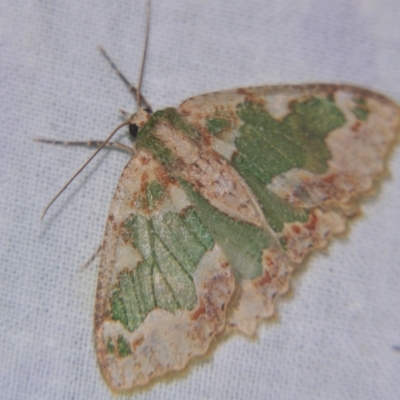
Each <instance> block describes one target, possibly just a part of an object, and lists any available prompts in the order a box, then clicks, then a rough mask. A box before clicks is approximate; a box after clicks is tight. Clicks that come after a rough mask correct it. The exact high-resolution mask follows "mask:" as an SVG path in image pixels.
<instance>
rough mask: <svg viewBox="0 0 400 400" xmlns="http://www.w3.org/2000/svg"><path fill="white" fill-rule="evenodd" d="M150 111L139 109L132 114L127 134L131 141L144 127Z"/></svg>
mask: <svg viewBox="0 0 400 400" xmlns="http://www.w3.org/2000/svg"><path fill="white" fill-rule="evenodd" d="M151 114H152V111H151V110H150V109H147V108H140V109H139V111H138V112H136V113H135V114H133V115H132V116H131V118H130V120H129V134H130V135H131V137H132V138H133V139H136V138H137V135H138V133H139V131H140V130H141V129H142V128H143V127H144V126H145V125H146V123H147V121H148V120H149V119H150V117H151Z"/></svg>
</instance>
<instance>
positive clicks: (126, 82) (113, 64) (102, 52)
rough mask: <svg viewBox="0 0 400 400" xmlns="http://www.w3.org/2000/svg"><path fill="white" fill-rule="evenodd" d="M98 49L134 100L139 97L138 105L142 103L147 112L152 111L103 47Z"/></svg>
mask: <svg viewBox="0 0 400 400" xmlns="http://www.w3.org/2000/svg"><path fill="white" fill-rule="evenodd" d="M99 51H100V53H101V54H102V56H103V57H104V58H105V59H106V60H107V62H108V63H109V64H110V66H111V68H112V69H113V70H114V71H115V73H116V74H117V75H118V77H119V78H120V79H121V81H122V82H123V83H124V84H125V86H126V87H127V88H128V90H129V91H130V92H131V93H132V94H133V96H134V97H135V100H136V101H138V98H140V102H138V107H140V105H141V104H143V105H144V106H145V108H146V109H147V110H149V112H153V111H152V108H151V105H150V103H149V102H148V101H147V100H146V99H145V97H144V96H143V95H142V94H141V93H139V97H138V90H137V89H136V88H135V86H133V85H132V84H131V83H130V82H129V81H128V79H127V78H126V77H125V75H124V74H123V73H122V72H121V71H120V69H119V68H118V67H117V65H116V64H115V62H114V61H113V60H112V58H111V57H110V56H109V55H108V54H107V52H106V51H105V49H104V47H102V46H99Z"/></svg>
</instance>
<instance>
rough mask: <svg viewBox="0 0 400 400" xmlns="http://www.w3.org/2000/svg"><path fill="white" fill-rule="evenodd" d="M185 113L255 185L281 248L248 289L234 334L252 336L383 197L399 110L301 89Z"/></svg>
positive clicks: (200, 102)
mask: <svg viewBox="0 0 400 400" xmlns="http://www.w3.org/2000/svg"><path fill="white" fill-rule="evenodd" d="M178 111H179V112H180V113H181V115H182V116H184V117H185V119H186V120H187V121H188V122H189V123H190V124H191V125H193V126H194V127H195V128H196V130H197V131H199V132H201V133H202V135H203V137H206V138H208V139H207V140H206V141H208V143H210V144H211V146H212V148H213V149H214V151H216V152H217V153H218V154H219V155H220V156H221V157H223V158H225V160H227V161H228V163H229V164H230V165H231V166H232V167H233V168H234V169H235V170H236V171H237V172H238V173H239V175H240V176H241V177H242V178H243V179H244V180H245V181H246V183H247V185H248V186H249V187H250V189H251V191H252V193H253V194H254V197H255V198H256V201H257V202H258V203H259V205H260V206H261V209H262V211H263V213H264V216H265V218H266V220H267V222H268V224H269V226H270V227H271V229H272V231H273V232H274V235H275V238H276V240H277V241H278V242H279V244H280V246H278V247H277V246H276V242H274V241H273V240H270V241H269V242H270V244H269V245H268V246H265V248H264V250H263V255H262V271H261V272H260V271H259V272H258V274H257V276H256V277H250V278H249V279H241V280H240V288H241V290H239V291H240V292H241V293H240V294H239V295H238V298H237V300H236V304H235V309H234V312H233V314H232V316H231V318H230V325H231V326H234V327H237V328H238V329H240V330H242V331H243V332H246V333H248V334H252V333H254V331H255V327H256V321H257V320H258V319H260V318H263V317H267V316H269V315H271V314H272V312H273V300H274V298H275V297H276V295H277V294H279V293H282V292H284V291H285V290H286V287H287V284H288V277H289V276H290V273H291V271H292V270H293V268H294V267H295V266H296V265H297V264H299V263H301V261H302V260H303V258H304V257H305V255H306V254H307V253H309V252H310V251H311V250H313V249H317V248H322V247H325V246H326V245H327V241H328V240H329V237H330V236H332V235H334V234H339V233H342V232H344V231H345V229H346V224H345V222H346V219H347V218H348V217H349V216H352V215H354V214H355V213H356V212H357V211H358V209H359V202H358V201H359V199H360V197H361V195H363V194H366V193H368V192H370V191H371V190H372V189H373V188H374V184H375V183H376V182H377V179H378V178H379V177H380V176H381V175H382V172H384V170H385V163H386V159H387V156H388V154H389V152H390V149H391V145H392V143H393V142H394V140H395V139H396V135H397V133H398V130H399V121H400V116H399V107H398V106H397V105H396V104H395V103H393V102H392V101H390V100H388V99H387V98H385V97H383V96H381V95H378V94H376V93H373V92H371V91H368V90H364V89H360V88H356V87H351V86H345V85H299V86H266V87H259V88H249V89H238V90H232V91H226V92H219V93H212V94H207V95H203V96H197V97H193V98H191V99H189V100H187V101H185V102H184V103H182V104H181V106H180V107H179V109H178ZM271 243H272V244H271ZM239 246H240V244H239ZM224 251H225V254H226V256H227V257H228V259H229V260H230V261H231V251H230V250H229V249H226V248H224ZM240 251H242V252H245V251H246V248H245V247H244V246H242V247H241V248H240V249H236V252H237V253H240ZM236 267H237V268H239V269H241V270H246V269H247V268H248V265H246V263H242V265H240V263H238V265H237V266H236Z"/></svg>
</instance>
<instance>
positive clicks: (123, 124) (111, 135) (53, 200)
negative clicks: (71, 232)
mask: <svg viewBox="0 0 400 400" xmlns="http://www.w3.org/2000/svg"><path fill="white" fill-rule="evenodd" d="M126 125H129V120H128V121H124V122H123V123H122V124H119V125H118V126H117V127H116V128H115V129H114V130H113V131H112V132H111V133H110V134H109V135H108V137H107V139H106V140H105V141H104V142H103V144H102V145H101V146H100V147H99V148H98V149H97V150H96V151H95V152H94V153H93V154H92V155H91V156H90V157H89V159H88V160H87V161H86V162H85V163H84V164H83V165H82V166H81V167H80V168H79V169H78V171H76V172H75V174H74V175H73V176H72V178H71V179H70V180H69V181H68V182H67V183H66V184H65V185H64V186H63V188H62V189H61V190H60V191H59V192H58V193H57V194H56V195H55V196H54V197H53V198H52V199H51V201H50V203H49V204H48V205H47V206H46V208H45V209H44V211H43V214H42V216H41V217H40V219H41V220H42V219H43V217H44V216H45V215H46V213H47V210H48V209H49V208H50V207H51V205H52V204H53V203H54V202H55V201H56V200H57V199H58V197H59V196H60V195H61V193H62V192H63V191H64V190H65V189H66V188H67V187H68V186H69V185H70V183H71V182H72V181H73V180H74V179H75V178H76V177H77V176H78V175H79V174H80V173H81V171H82V170H83V169H84V168H85V167H86V165H88V164H89V163H90V161H92V160H93V158H94V157H96V155H97V154H98V153H99V152H100V150H101V149H102V148H103V147H104V146H106V145H107V143H108V142H109V141H110V139H111V138H112V137H113V136H114V135H115V134H116V133H117V132H118V131H119V130H120V129H121V128H122V127H124V126H126Z"/></svg>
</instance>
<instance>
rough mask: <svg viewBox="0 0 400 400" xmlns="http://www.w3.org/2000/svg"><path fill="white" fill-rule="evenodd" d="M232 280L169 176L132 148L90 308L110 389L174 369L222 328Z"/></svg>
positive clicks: (113, 206)
mask: <svg viewBox="0 0 400 400" xmlns="http://www.w3.org/2000/svg"><path fill="white" fill-rule="evenodd" d="M233 290H234V278H233V275H232V273H231V270H230V268H229V264H228V262H227V260H226V258H225V257H224V255H223V253H222V251H221V249H220V247H219V246H218V245H217V244H216V243H215V242H214V239H213V238H212V236H211V235H210V234H209V232H208V230H207V228H206V227H205V226H204V224H203V223H202V222H201V221H200V218H199V216H198V214H197V212H196V210H195V209H194V208H193V206H192V204H191V202H190V201H189V199H188V198H187V196H186V194H185V192H184V190H183V189H182V188H181V186H180V185H179V184H178V182H177V181H176V180H174V179H173V178H171V176H170V175H169V174H168V173H167V171H166V170H165V169H164V168H163V167H162V166H161V165H160V164H159V163H158V162H157V161H155V159H154V158H152V157H151V156H149V155H148V154H146V153H145V152H143V151H139V152H138V153H137V154H136V155H135V156H134V157H133V158H132V159H131V161H130V162H129V163H128V165H127V166H126V168H125V170H124V172H123V174H122V176H121V178H120V180H119V184H118V187H117V190H116V194H115V197H114V200H113V202H112V204H111V209H110V214H109V217H108V222H107V227H106V231H105V237H104V243H103V253H102V258H101V264H100V270H99V279H98V287H97V296H96V308H95V341H96V350H97V356H98V361H99V365H100V368H101V371H102V373H103V376H104V378H105V380H106V381H107V383H108V384H109V385H110V387H111V388H113V389H114V390H115V391H126V390H130V389H132V388H133V387H134V386H137V385H144V384H146V383H147V382H148V381H149V379H150V378H153V377H156V376H159V375H162V374H164V373H166V372H168V371H170V370H180V369H182V368H184V367H185V365H186V364H187V362H188V360H189V359H190V358H191V357H194V356H196V355H201V354H204V353H205V352H206V351H207V349H208V347H209V344H210V341H211V340H212V339H213V337H214V336H215V334H216V333H218V332H219V331H221V330H222V328H223V327H224V325H225V310H226V305H227V303H228V302H229V299H230V297H231V295H232V292H233Z"/></svg>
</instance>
